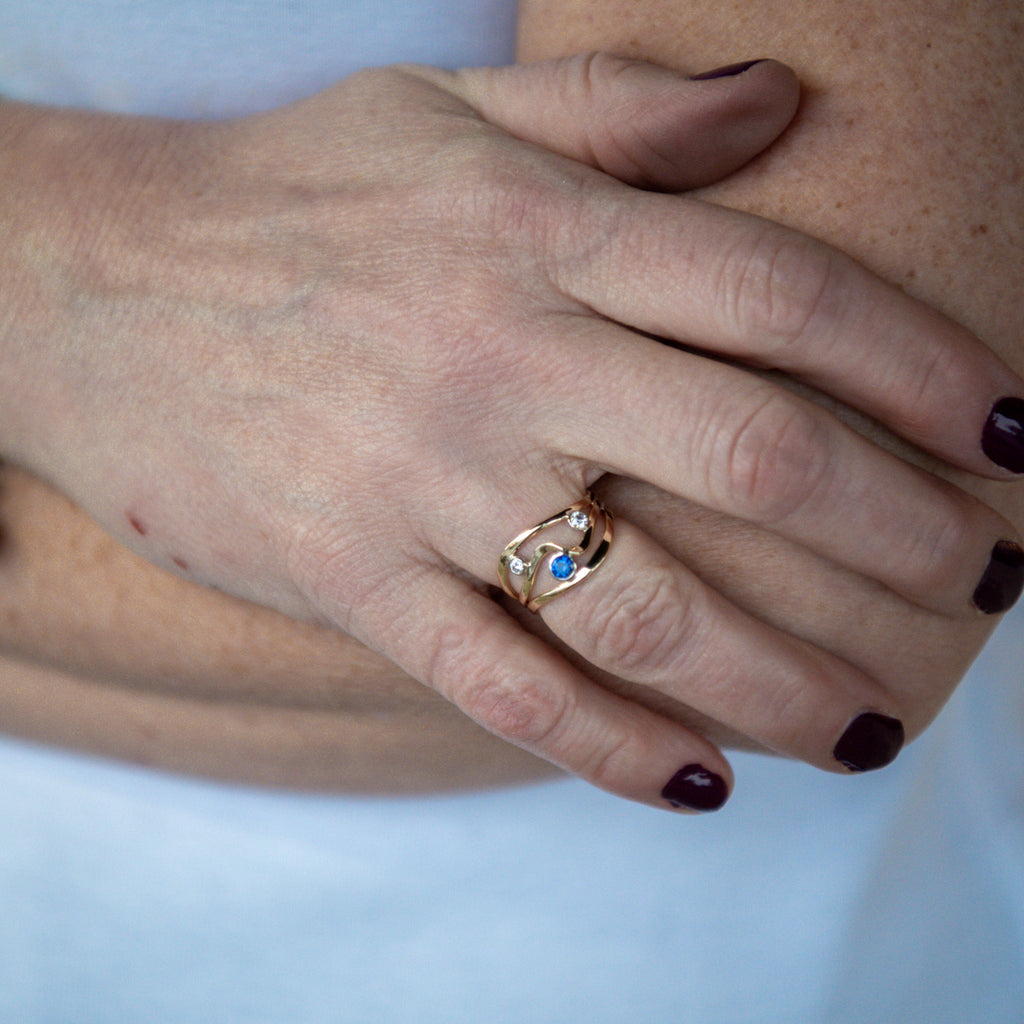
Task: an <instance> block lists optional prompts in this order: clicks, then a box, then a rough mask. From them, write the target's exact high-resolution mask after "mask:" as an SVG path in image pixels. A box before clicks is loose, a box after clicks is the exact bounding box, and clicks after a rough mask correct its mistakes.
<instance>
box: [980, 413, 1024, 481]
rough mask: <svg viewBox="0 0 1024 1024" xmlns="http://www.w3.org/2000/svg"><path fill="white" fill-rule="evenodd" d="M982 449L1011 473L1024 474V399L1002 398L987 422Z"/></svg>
mask: <svg viewBox="0 0 1024 1024" xmlns="http://www.w3.org/2000/svg"><path fill="white" fill-rule="evenodd" d="M981 450H982V451H983V452H984V453H985V454H986V455H987V456H988V457H989V458H990V459H991V460H992V461H993V462H994V463H995V464H996V465H997V466H1002V467H1003V469H1008V470H1010V472H1011V473H1024V399H1021V398H1000V399H999V401H998V402H996V404H995V405H994V406H992V411H991V412H990V413H989V415H988V419H987V420H986V421H985V429H984V430H983V431H982V433H981Z"/></svg>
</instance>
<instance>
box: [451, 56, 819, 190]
mask: <svg viewBox="0 0 1024 1024" xmlns="http://www.w3.org/2000/svg"><path fill="white" fill-rule="evenodd" d="M449 88H450V89H451V90H452V91H453V92H455V93H456V94H457V95H458V96H459V97H460V98H461V99H462V100H464V101H465V102H466V103H468V104H469V105H470V106H472V107H473V108H474V109H475V110H476V111H477V112H478V113H479V114H480V115H481V116H482V117H483V118H484V119H485V120H487V121H489V122H490V123H492V124H494V125H496V126H498V127H500V128H503V129H504V130H506V131H508V132H509V133H511V134H512V135H516V136H518V137H519V138H521V139H524V140H526V141H528V142H533V143H536V144H538V145H540V146H543V147H545V148H546V149H549V150H552V151H554V152H556V153H561V154H562V155H563V156H567V157H571V158H572V159H573V160H578V161H580V162H582V163H586V164H589V165H590V166H592V167H596V168H598V169H599V170H602V171H605V172H606V173H608V174H610V175H612V176H614V177H616V178H618V179H620V180H621V181H624V182H626V183H627V184H630V185H636V186H639V187H641V188H652V189H659V190H664V191H679V190H682V189H688V188H696V187H697V186H700V185H706V184H710V183H711V182H713V181H717V180H719V179H720V178H723V177H725V176H726V175H727V174H729V173H731V172H732V171H735V170H736V169H737V168H739V167H742V166H743V164H745V163H747V161H749V160H751V159H752V158H753V157H755V156H756V155H757V154H758V153H760V152H761V151H762V150H764V149H766V148H767V147H768V146H769V145H771V143H772V142H774V141H775V139H777V138H778V137H779V135H781V134H782V132H783V131H784V130H785V128H786V126H787V125H788V124H789V123H790V121H791V120H792V119H793V116H794V114H795V113H796V109H797V105H798V103H799V100H800V86H799V83H798V82H797V79H796V76H795V75H794V74H793V72H792V71H790V70H789V68H787V67H785V66H784V65H782V64H779V63H777V62H775V61H771V60H761V61H754V62H752V63H750V64H748V65H739V66H733V67H731V68H725V69H721V70H720V71H719V72H710V73H708V76H706V77H704V76H699V77H698V78H696V79H693V78H687V77H686V76H684V75H682V74H680V73H678V72H675V71H670V70H668V69H666V68H662V67H658V66H656V65H654V64H648V63H645V62H643V61H636V60H624V59H622V58H618V57H612V56H610V55H608V54H605V53H595V54H588V55H586V56H579V57H568V58H563V59H560V60H548V61H540V62H538V63H536V64H523V65H515V66H511V67H502V68H473V69H470V70H466V71H460V72H458V73H457V74H456V75H455V76H454V82H452V83H450V84H449Z"/></svg>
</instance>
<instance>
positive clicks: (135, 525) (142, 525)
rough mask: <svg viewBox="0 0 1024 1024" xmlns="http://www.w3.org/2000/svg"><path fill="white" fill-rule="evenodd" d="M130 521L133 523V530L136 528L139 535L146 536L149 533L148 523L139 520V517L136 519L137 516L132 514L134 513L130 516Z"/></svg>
mask: <svg viewBox="0 0 1024 1024" xmlns="http://www.w3.org/2000/svg"><path fill="white" fill-rule="evenodd" d="M128 522H129V523H131V527H132V529H133V530H134V531H135V532H136V533H137V534H138V535H139V536H140V537H145V536H146V534H147V533H149V530H148V528H147V527H146V524H145V523H142V522H139V520H138V519H136V518H135V516H132V515H130V516H128Z"/></svg>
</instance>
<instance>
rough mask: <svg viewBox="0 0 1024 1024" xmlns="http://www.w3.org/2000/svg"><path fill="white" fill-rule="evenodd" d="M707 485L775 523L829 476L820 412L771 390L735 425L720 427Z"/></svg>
mask: <svg viewBox="0 0 1024 1024" xmlns="http://www.w3.org/2000/svg"><path fill="white" fill-rule="evenodd" d="M719 446H720V449H724V451H723V455H722V457H721V458H719V459H713V460H712V467H711V469H712V480H711V482H710V490H711V492H712V493H713V494H718V495H720V496H721V497H722V503H723V504H724V505H725V506H726V507H727V508H728V509H730V510H733V511H735V512H737V513H739V514H740V515H742V516H743V517H744V518H747V519H751V520H753V521H756V522H759V523H764V524H767V525H771V524H777V523H780V522H782V521H783V520H785V519H787V518H789V517H790V516H792V515H793V514H794V513H795V512H796V511H797V510H798V509H801V508H803V507H806V506H807V505H808V504H810V503H811V502H812V501H813V500H814V498H815V496H816V495H817V494H819V493H820V492H821V491H822V489H823V488H824V487H825V486H826V484H827V481H828V479H829V478H830V476H831V462H832V459H831V456H830V452H829V446H828V443H827V434H826V432H825V430H824V429H823V428H822V426H821V424H820V422H819V420H818V417H817V416H816V415H815V414H814V413H812V412H811V411H810V409H808V408H806V407H804V406H803V405H802V404H800V403H798V402H794V401H792V400H791V399H790V398H789V397H788V396H786V395H784V394H771V395H769V396H768V397H767V398H766V399H765V400H764V401H763V402H762V403H761V404H760V405H758V406H757V407H756V408H755V409H754V411H753V412H752V413H751V414H750V415H749V416H748V417H747V418H746V419H745V420H743V421H742V422H740V424H739V425H738V426H735V427H733V426H730V427H726V428H722V430H721V432H720V440H719Z"/></svg>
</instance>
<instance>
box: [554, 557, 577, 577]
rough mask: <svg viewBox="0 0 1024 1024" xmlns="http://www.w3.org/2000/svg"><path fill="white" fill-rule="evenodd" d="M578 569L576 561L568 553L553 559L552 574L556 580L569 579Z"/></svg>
mask: <svg viewBox="0 0 1024 1024" xmlns="http://www.w3.org/2000/svg"><path fill="white" fill-rule="evenodd" d="M575 571H576V563H575V562H574V561H573V560H572V559H571V558H570V557H569V556H568V555H559V556H558V557H557V558H553V559H552V560H551V575H552V576H554V577H555V579H556V580H567V579H570V578H571V577H572V574H573V573H574V572H575Z"/></svg>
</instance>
